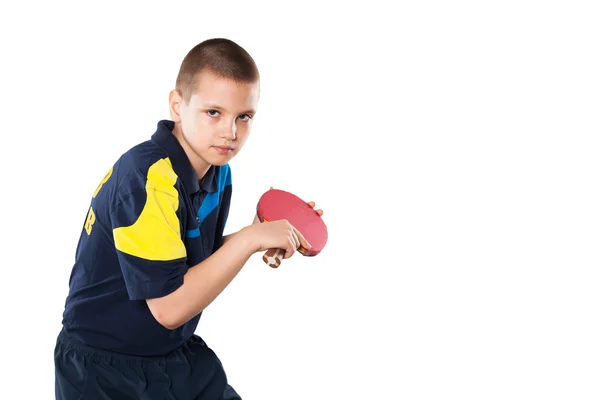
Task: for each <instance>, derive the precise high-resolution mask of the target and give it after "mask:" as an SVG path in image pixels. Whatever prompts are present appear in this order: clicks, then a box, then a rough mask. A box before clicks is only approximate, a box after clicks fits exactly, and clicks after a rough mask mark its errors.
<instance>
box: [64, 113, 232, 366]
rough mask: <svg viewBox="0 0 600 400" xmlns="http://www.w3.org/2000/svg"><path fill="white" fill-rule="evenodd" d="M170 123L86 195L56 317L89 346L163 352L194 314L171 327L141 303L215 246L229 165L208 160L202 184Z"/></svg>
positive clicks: (227, 194)
mask: <svg viewBox="0 0 600 400" xmlns="http://www.w3.org/2000/svg"><path fill="white" fill-rule="evenodd" d="M173 127H174V123H173V122H172V121H168V120H163V121H160V122H159V123H158V127H157V130H156V132H155V133H154V134H153V135H152V137H151V139H150V140H148V141H146V142H143V143H141V144H138V145H137V146H135V147H133V148H131V149H130V150H129V151H127V152H126V153H125V154H123V155H122V156H121V157H120V158H119V159H118V160H117V162H116V163H115V164H114V165H113V166H112V167H111V168H110V169H109V171H108V172H107V173H106V175H105V176H104V178H103V179H102V180H101V182H100V184H99V185H98V187H97V189H96V190H95V192H94V193H93V195H92V200H91V206H90V209H89V211H88V214H87V217H86V218H85V222H84V224H83V229H82V232H81V237H80V239H79V244H78V246H77V250H76V258H75V264H74V266H73V270H72V272H71V277H70V280H69V294H68V296H67V299H66V305H65V311H64V314H63V326H64V329H65V330H66V332H67V333H68V334H69V335H71V336H73V337H74V338H76V339H79V340H80V341H82V342H84V343H85V344H87V345H89V346H94V347H98V348H101V349H106V350H111V351H115V352H119V353H125V354H132V355H141V356H152V355H162V354H165V353H167V352H169V351H170V350H173V349H175V348H177V347H178V346H180V345H181V344H182V343H183V342H185V341H186V340H187V339H188V338H189V337H190V336H191V335H193V334H194V332H195V330H196V327H197V325H198V321H199V320H200V316H201V314H200V315H197V316H196V317H195V318H193V319H192V320H190V321H189V322H187V323H186V324H184V325H183V326H181V327H179V328H177V329H175V330H168V329H166V328H165V327H163V326H162V325H160V324H159V323H158V322H157V321H156V320H155V318H154V316H153V315H152V313H151V312H150V310H149V308H148V305H147V304H146V301H145V299H148V298H156V297H162V296H166V295H168V294H169V293H172V292H173V291H175V290H176V289H177V288H179V287H180V286H181V285H182V284H183V275H184V274H185V273H186V272H187V270H188V268H190V267H193V266H194V265H196V264H198V263H200V262H201V261H203V260H204V259H206V258H207V257H209V256H210V255H211V254H212V253H213V252H215V251H216V250H217V249H218V248H219V247H220V246H221V244H222V240H223V230H224V227H225V223H226V221H227V216H228V213H229V206H230V201H231V171H230V168H229V165H228V164H226V165H223V166H211V167H210V169H209V170H208V172H207V174H206V175H205V177H204V178H203V179H202V181H201V182H199V181H198V178H197V175H196V173H195V172H194V170H193V168H192V166H191V164H190V162H189V160H188V158H187V156H186V154H185V152H184V151H183V148H182V147H181V146H180V144H179V142H178V141H177V139H176V138H175V136H173V134H172V129H173Z"/></svg>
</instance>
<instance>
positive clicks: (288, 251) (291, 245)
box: [283, 238, 296, 258]
mask: <svg viewBox="0 0 600 400" xmlns="http://www.w3.org/2000/svg"><path fill="white" fill-rule="evenodd" d="M295 245H296V243H294V240H293V239H292V238H290V239H289V241H288V245H287V248H286V249H285V254H284V255H283V258H290V257H291V256H293V255H294V253H295V252H296V247H295Z"/></svg>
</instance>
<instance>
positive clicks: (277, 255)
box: [262, 249, 285, 268]
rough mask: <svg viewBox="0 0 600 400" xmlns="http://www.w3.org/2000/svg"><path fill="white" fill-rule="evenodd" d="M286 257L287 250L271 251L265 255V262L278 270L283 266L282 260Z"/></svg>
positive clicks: (263, 257)
mask: <svg viewBox="0 0 600 400" xmlns="http://www.w3.org/2000/svg"><path fill="white" fill-rule="evenodd" d="M284 255H285V250H282V249H269V250H267V251H266V252H265V254H263V256H262V259H263V261H264V262H265V263H266V264H267V265H268V266H269V267H272V268H277V267H279V266H280V265H281V260H283V256H284Z"/></svg>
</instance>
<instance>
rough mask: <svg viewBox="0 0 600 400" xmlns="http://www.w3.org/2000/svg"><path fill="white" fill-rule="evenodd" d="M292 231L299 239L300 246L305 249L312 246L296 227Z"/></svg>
mask: <svg viewBox="0 0 600 400" xmlns="http://www.w3.org/2000/svg"><path fill="white" fill-rule="evenodd" d="M294 232H295V233H296V236H297V237H298V240H299V241H300V245H301V246H302V247H304V248H305V249H310V248H312V246H311V245H310V243H308V241H307V240H306V238H305V237H304V235H302V233H300V231H299V230H298V229H296V228H294Z"/></svg>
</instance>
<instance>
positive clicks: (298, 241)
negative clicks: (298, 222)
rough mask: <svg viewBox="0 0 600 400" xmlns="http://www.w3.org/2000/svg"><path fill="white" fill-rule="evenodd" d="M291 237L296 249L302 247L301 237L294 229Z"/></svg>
mask: <svg viewBox="0 0 600 400" xmlns="http://www.w3.org/2000/svg"><path fill="white" fill-rule="evenodd" d="M290 237H291V239H292V242H294V249H296V250H297V249H298V248H299V247H300V239H298V235H296V232H294V230H292V234H291V236H290Z"/></svg>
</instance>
